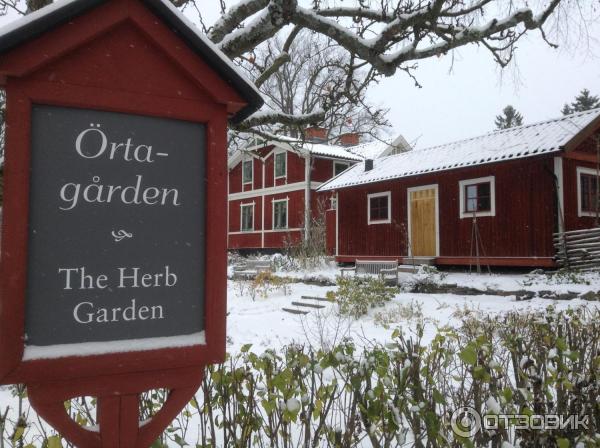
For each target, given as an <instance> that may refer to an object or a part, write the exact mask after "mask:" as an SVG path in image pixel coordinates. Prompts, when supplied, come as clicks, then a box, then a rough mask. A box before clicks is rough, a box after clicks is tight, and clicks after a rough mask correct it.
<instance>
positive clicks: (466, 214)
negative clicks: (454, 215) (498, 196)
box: [460, 212, 496, 219]
mask: <svg viewBox="0 0 600 448" xmlns="http://www.w3.org/2000/svg"><path fill="white" fill-rule="evenodd" d="M473 216H475V218H484V217H486V216H496V213H494V212H475V213H473V212H461V213H460V219H468V218H473Z"/></svg>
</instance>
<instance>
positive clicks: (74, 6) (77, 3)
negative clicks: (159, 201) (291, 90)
mask: <svg viewBox="0 0 600 448" xmlns="http://www.w3.org/2000/svg"><path fill="white" fill-rule="evenodd" d="M108 1H110V0H58V1H57V2H55V3H52V4H51V5H48V6H46V7H44V8H42V9H40V10H38V11H35V12H33V13H31V14H28V15H27V16H24V17H22V18H20V19H17V20H15V21H14V22H11V23H9V24H8V25H6V26H4V27H2V28H0V55H3V54H5V53H7V52H8V51H10V50H12V49H14V48H16V47H18V46H19V45H21V44H24V43H26V42H28V41H30V40H32V39H35V38H36V37H39V36H41V35H42V34H44V33H46V32H48V31H50V30H52V29H54V28H56V27H58V26H60V25H62V24H64V23H67V22H69V21H70V20H72V19H74V18H76V17H78V16H80V15H83V14H85V13H86V12H88V11H90V10H92V9H94V8H95V7H97V6H100V5H102V4H104V3H106V2H108ZM140 1H141V2H142V3H143V4H144V5H145V6H147V7H148V9H150V10H151V11H152V12H153V13H154V14H156V15H157V16H158V17H160V18H161V19H162V20H163V21H164V23H165V24H166V25H167V26H168V27H169V28H170V29H171V31H173V32H174V33H175V34H177V35H178V36H179V37H180V38H181V39H182V40H183V41H185V42H186V44H187V45H188V46H189V47H190V48H191V49H192V50H193V51H194V52H195V53H196V54H198V56H200V57H201V58H202V59H203V60H204V61H206V62H207V63H208V64H209V65H210V66H211V67H212V68H213V69H214V70H215V71H216V72H217V73H218V74H219V76H221V77H222V78H223V79H224V80H225V81H227V82H228V83H229V84H230V85H231V86H232V88H233V89H234V90H235V91H236V92H237V93H238V94H239V95H240V96H241V97H242V98H243V99H244V100H245V101H246V102H247V103H248V104H247V106H246V107H244V108H243V109H242V110H240V111H239V112H237V113H236V114H235V115H234V116H233V117H232V118H231V121H232V122H234V123H239V122H240V121H242V120H244V119H245V118H247V117H248V116H249V115H251V114H252V113H253V112H255V111H256V110H258V109H259V108H260V107H261V106H262V105H263V103H264V100H263V98H262V95H261V94H260V92H259V91H258V89H257V88H256V86H255V85H254V84H253V83H252V82H251V81H249V80H248V79H247V78H246V77H245V76H244V75H243V74H242V73H240V71H239V70H238V68H237V67H236V66H235V65H234V64H233V63H232V62H231V60H230V59H229V58H228V57H227V56H226V55H225V54H224V53H223V52H222V51H221V50H219V48H217V46H216V45H215V44H213V43H212V42H211V41H210V40H209V39H208V38H207V37H206V36H204V35H203V34H201V33H200V32H199V30H198V29H197V27H196V26H195V25H194V24H193V23H192V22H191V21H189V20H188V19H187V18H186V17H185V16H184V15H183V14H182V13H181V12H180V11H179V10H177V8H175V6H173V5H172V4H171V3H170V2H169V1H168V0H140Z"/></svg>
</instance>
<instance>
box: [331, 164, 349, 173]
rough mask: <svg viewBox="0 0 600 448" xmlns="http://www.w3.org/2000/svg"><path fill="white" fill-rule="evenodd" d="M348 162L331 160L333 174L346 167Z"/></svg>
mask: <svg viewBox="0 0 600 448" xmlns="http://www.w3.org/2000/svg"><path fill="white" fill-rule="evenodd" d="M349 165H350V164H349V163H346V162H333V176H334V177H335V176H337V175H338V174H340V173H341V172H342V171H344V170H345V169H346V168H348V166H349Z"/></svg>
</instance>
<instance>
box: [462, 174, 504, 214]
mask: <svg viewBox="0 0 600 448" xmlns="http://www.w3.org/2000/svg"><path fill="white" fill-rule="evenodd" d="M495 183H496V181H495V178H494V176H489V177H481V178H479V179H469V180H462V181H460V182H459V188H460V217H461V218H472V217H473V216H477V217H478V216H495V215H496V199H495Z"/></svg>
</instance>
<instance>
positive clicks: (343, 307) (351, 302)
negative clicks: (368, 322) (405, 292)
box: [328, 276, 397, 318]
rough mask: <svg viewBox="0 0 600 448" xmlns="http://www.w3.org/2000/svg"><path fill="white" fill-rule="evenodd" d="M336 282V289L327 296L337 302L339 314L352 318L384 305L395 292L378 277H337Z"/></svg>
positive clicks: (395, 290)
mask: <svg viewBox="0 0 600 448" xmlns="http://www.w3.org/2000/svg"><path fill="white" fill-rule="evenodd" d="M336 283H337V290H336V291H333V292H330V293H328V298H329V299H331V300H335V301H336V302H337V303H338V306H339V312H340V314H342V315H346V316H351V317H354V318H359V317H361V316H364V315H365V314H367V312H368V311H369V309H370V308H375V307H378V306H382V305H385V303H386V302H389V301H390V300H392V297H394V295H395V294H396V292H397V289H395V288H390V287H388V286H386V284H385V282H384V281H383V280H381V279H379V278H371V277H358V276H354V277H337V279H336Z"/></svg>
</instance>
